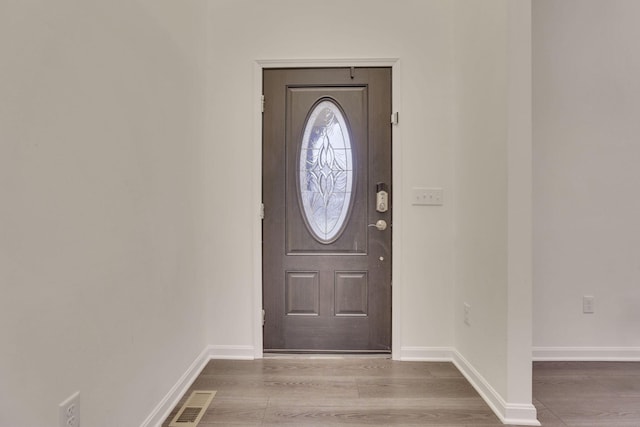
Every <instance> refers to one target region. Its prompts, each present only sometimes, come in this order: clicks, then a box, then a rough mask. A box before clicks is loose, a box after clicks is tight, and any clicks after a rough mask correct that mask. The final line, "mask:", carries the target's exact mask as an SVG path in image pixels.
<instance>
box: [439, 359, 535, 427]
mask: <svg viewBox="0 0 640 427" xmlns="http://www.w3.org/2000/svg"><path fill="white" fill-rule="evenodd" d="M452 361H453V364H454V365H456V367H457V368H458V370H459V371H460V372H462V375H464V377H465V378H466V379H467V381H469V383H471V385H472V386H473V388H475V389H476V391H477V392H478V394H480V396H481V397H482V398H483V399H484V401H485V402H486V403H487V405H489V407H490V408H491V409H492V410H493V412H494V413H495V414H496V416H497V417H498V418H499V419H500V421H502V422H503V423H504V424H511V425H520V426H539V425H540V421H538V418H537V411H536V407H535V406H533V404H532V403H526V404H522V403H507V402H505V400H504V399H503V398H502V396H500V394H499V393H498V392H497V391H495V389H494V388H493V387H492V386H491V384H489V383H488V382H487V380H486V379H485V378H484V377H483V376H482V375H480V373H479V372H478V371H476V369H475V368H474V367H473V366H472V365H471V364H470V363H469V362H468V361H467V360H466V359H465V358H464V357H463V356H462V355H461V354H460V353H459V352H458V351H454V352H453V360H452Z"/></svg>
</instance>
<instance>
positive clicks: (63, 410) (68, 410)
mask: <svg viewBox="0 0 640 427" xmlns="http://www.w3.org/2000/svg"><path fill="white" fill-rule="evenodd" d="M58 414H59V421H58V425H59V427H80V392H79V391H77V392H75V393H73V394H72V395H71V396H69V398H67V400H65V401H64V402H62V403H61V404H60V405H59V406H58Z"/></svg>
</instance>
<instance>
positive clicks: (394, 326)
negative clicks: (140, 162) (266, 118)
mask: <svg viewBox="0 0 640 427" xmlns="http://www.w3.org/2000/svg"><path fill="white" fill-rule="evenodd" d="M400 66H401V64H400V59H399V58H354V59H304V60H286V59H283V60H280V59H266V60H256V61H255V62H254V72H253V93H254V97H253V99H254V100H255V102H254V109H253V117H254V120H253V144H252V151H253V156H252V162H253V167H252V168H251V169H252V170H253V174H252V175H253V176H252V185H251V187H252V188H251V194H252V206H255V212H256V215H255V217H254V220H253V224H252V237H253V238H252V256H253V292H252V293H253V303H252V304H253V310H252V312H253V313H254V315H253V319H252V325H253V348H254V358H256V359H261V358H262V357H263V341H262V217H261V209H260V206H261V204H262V102H261V99H262V93H263V89H262V72H263V70H264V69H268V68H323V67H391V79H392V82H391V85H392V86H391V87H392V91H391V94H392V95H391V96H392V99H391V111H392V112H394V113H395V112H397V111H399V110H400V104H401V102H400V101H401V94H402V91H401V84H400V83H401V75H402V74H401V69H400ZM389 119H391V118H389ZM391 131H392V134H391V138H392V147H391V148H392V164H391V169H392V181H393V187H392V188H393V195H392V197H393V211H392V219H391V223H392V225H393V234H392V241H391V253H392V263H393V265H392V269H391V282H392V283H393V287H392V288H391V357H392V358H393V359H394V360H399V359H400V349H401V348H402V342H401V337H402V335H401V326H402V321H401V320H402V319H401V317H402V310H401V308H400V307H401V304H400V303H401V301H402V299H401V291H402V270H403V269H402V259H403V257H402V206H403V204H402V175H401V173H400V171H401V170H402V169H401V165H402V143H401V127H400V126H399V125H397V124H394V125H393V126H392V128H391Z"/></svg>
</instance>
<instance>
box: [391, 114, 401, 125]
mask: <svg viewBox="0 0 640 427" xmlns="http://www.w3.org/2000/svg"><path fill="white" fill-rule="evenodd" d="M398 116H399V114H398V112H397V111H396V112H395V113H393V114H391V124H392V125H397V124H398Z"/></svg>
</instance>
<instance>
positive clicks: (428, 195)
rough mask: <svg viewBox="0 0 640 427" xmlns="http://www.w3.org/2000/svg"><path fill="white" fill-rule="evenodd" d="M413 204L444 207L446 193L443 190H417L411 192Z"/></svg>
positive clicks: (415, 188)
mask: <svg viewBox="0 0 640 427" xmlns="http://www.w3.org/2000/svg"><path fill="white" fill-rule="evenodd" d="M411 204H412V205H414V206H442V205H443V204H444V191H443V190H442V188H417V187H414V188H413V189H412V192H411Z"/></svg>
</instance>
